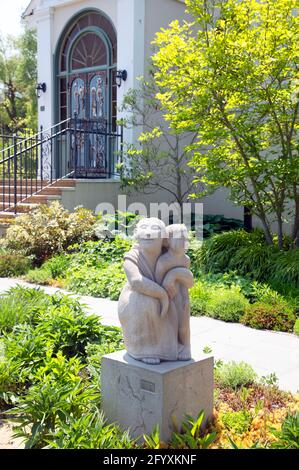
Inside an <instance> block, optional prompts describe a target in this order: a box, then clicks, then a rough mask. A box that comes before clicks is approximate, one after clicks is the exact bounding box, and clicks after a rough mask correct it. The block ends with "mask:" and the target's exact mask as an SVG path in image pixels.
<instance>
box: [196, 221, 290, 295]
mask: <svg viewBox="0 0 299 470" xmlns="http://www.w3.org/2000/svg"><path fill="white" fill-rule="evenodd" d="M285 246H286V248H288V246H287V240H285ZM200 262H201V267H202V269H203V271H204V272H206V273H209V272H212V273H221V272H230V271H234V272H236V273H237V274H238V275H240V276H248V277H250V278H252V279H254V280H256V281H260V282H267V284H268V285H269V286H270V287H272V288H273V289H275V290H277V291H279V292H281V293H282V294H287V293H289V292H290V293H291V292H293V294H292V295H293V296H295V297H296V296H297V297H298V296H299V288H298V285H299V249H298V248H295V249H292V250H286V251H280V250H279V249H278V247H277V245H274V246H268V245H267V244H266V242H265V238H264V234H263V233H262V232H261V231H259V230H254V231H253V232H252V233H247V232H245V231H244V230H237V231H231V232H226V233H221V234H217V235H214V236H212V237H211V238H209V239H208V240H205V241H204V243H203V245H202V250H201V255H200Z"/></svg>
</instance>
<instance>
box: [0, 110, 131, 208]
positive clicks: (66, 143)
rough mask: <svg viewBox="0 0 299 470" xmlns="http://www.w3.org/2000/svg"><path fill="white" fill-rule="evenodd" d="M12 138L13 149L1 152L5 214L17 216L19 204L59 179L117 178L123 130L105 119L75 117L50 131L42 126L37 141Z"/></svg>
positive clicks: (10, 146)
mask: <svg viewBox="0 0 299 470" xmlns="http://www.w3.org/2000/svg"><path fill="white" fill-rule="evenodd" d="M0 139H1V136H0ZM11 139H12V144H11V145H9V146H8V147H5V148H4V149H2V150H1V159H0V176H1V184H2V191H1V192H2V204H1V200H0V210H2V211H14V212H17V205H18V204H20V203H21V202H26V199H28V198H29V197H31V196H33V195H34V194H37V193H39V192H40V191H41V190H42V189H43V188H44V187H45V186H48V185H51V184H52V183H53V182H54V181H56V180H58V179H61V178H68V177H72V178H113V177H115V176H118V174H119V172H118V164H119V163H121V160H122V147H123V129H122V126H116V125H110V124H108V123H107V122H105V121H104V120H103V121H100V120H89V121H88V120H82V119H81V120H80V119H77V117H76V116H75V117H74V118H69V119H67V120H65V121H62V122H60V123H59V124H56V125H55V126H53V127H51V128H50V129H47V130H44V129H43V128H42V127H41V129H40V132H38V133H37V134H36V135H34V136H30V137H27V138H23V137H20V136H17V135H14V136H12V137H11ZM0 189H1V188H0ZM1 205H2V207H1Z"/></svg>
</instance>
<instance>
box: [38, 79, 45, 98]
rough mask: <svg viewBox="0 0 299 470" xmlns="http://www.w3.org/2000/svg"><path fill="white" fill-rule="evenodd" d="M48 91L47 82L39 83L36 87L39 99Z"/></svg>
mask: <svg viewBox="0 0 299 470" xmlns="http://www.w3.org/2000/svg"><path fill="white" fill-rule="evenodd" d="M46 90H47V85H46V84H45V82H43V83H38V84H37V85H36V94H37V97H38V98H40V97H41V95H42V93H46Z"/></svg>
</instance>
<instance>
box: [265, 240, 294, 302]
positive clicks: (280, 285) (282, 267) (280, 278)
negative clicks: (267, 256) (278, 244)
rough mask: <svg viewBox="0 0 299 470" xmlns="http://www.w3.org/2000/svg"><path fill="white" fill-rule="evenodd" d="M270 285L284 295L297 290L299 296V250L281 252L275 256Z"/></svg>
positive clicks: (269, 280)
mask: <svg viewBox="0 0 299 470" xmlns="http://www.w3.org/2000/svg"><path fill="white" fill-rule="evenodd" d="M268 283H269V284H270V285H271V286H273V287H274V288H276V289H277V290H279V291H280V292H282V293H287V292H288V291H289V290H290V288H291V287H293V288H297V289H298V290H297V296H299V248H294V249H292V250H289V251H283V252H279V253H278V254H277V256H275V259H274V263H273V265H272V269H271V272H270V275H269V279H268Z"/></svg>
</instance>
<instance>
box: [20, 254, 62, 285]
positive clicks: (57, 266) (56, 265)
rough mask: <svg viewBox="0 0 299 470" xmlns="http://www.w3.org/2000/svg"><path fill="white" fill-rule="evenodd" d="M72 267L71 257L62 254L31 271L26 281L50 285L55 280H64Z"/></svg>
mask: <svg viewBox="0 0 299 470" xmlns="http://www.w3.org/2000/svg"><path fill="white" fill-rule="evenodd" d="M69 265H70V255H66V254H65V253H61V254H59V255H56V256H53V258H50V259H48V260H47V261H45V262H44V263H43V265H42V266H41V267H40V268H35V269H31V270H30V271H28V273H27V275H26V280H27V281H29V282H32V283H36V284H41V285H48V284H51V283H52V281H53V280H54V279H61V278H64V277H65V275H66V272H67V269H68V267H69Z"/></svg>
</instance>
